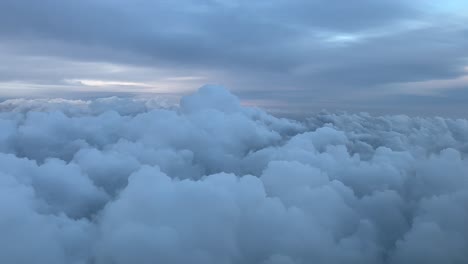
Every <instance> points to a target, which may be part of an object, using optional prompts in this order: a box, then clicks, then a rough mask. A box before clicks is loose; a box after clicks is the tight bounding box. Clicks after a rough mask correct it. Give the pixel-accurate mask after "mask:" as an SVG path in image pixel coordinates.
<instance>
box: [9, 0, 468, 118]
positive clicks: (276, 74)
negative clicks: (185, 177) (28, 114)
mask: <svg viewBox="0 0 468 264" xmlns="http://www.w3.org/2000/svg"><path fill="white" fill-rule="evenodd" d="M467 14H468V4H467V2H466V1H463V0H450V1H436V0H414V1H407V0H404V1H403V0H379V1H373V0H359V1H338V0H327V1H318V0H316V1H306V0H287V1H286V0H276V1H264V0H259V1H244V0H203V1H191V0H190V1H189V0H179V1H151V0H137V1H123V0H112V1H111V0H100V1H93V0H82V1H73V2H69V1H58V0H44V1H32V0H29V1H28V0H1V1H0V60H1V61H2V65H1V66H0V67H1V68H0V89H1V90H0V96H2V97H4V98H11V97H19V96H21V97H25V96H28V97H31V96H32V97H36V96H42V97H67V98H70V97H75V98H80V97H83V96H99V95H102V94H106V95H112V94H119V93H120V94H121V95H122V94H138V93H156V94H172V95H174V96H176V97H177V96H180V95H182V94H186V93H188V92H191V91H194V90H196V89H197V88H198V87H200V86H202V85H203V84H206V83H210V84H220V85H223V86H225V87H227V88H228V89H230V90H231V91H232V92H234V93H235V94H236V95H238V96H240V98H241V100H242V101H243V102H245V103H246V104H249V105H256V106H261V107H263V108H266V109H269V110H271V111H273V112H278V113H292V114H297V115H302V116H304V115H306V114H307V113H309V112H311V111H313V112H317V111H319V110H321V109H327V110H332V111H335V110H345V111H350V112H360V111H366V112H370V113H377V114H386V113H390V114H412V115H428V114H429V115H442V116H450V117H452V116H453V117H459V116H460V117H466V115H467V114H466V111H465V110H466V107H464V104H465V102H467V100H468V61H467V58H468V48H467V47H468V15H467ZM93 94H94V95H93Z"/></svg>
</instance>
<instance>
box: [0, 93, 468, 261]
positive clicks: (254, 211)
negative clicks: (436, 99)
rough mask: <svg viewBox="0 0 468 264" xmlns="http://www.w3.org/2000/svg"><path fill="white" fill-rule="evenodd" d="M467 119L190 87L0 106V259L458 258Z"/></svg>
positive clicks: (463, 253)
mask: <svg viewBox="0 0 468 264" xmlns="http://www.w3.org/2000/svg"><path fill="white" fill-rule="evenodd" d="M467 155H468V121H467V120H463V119H458V120H454V119H443V118H410V117H407V116H382V117H373V116H370V115H367V114H359V115H350V114H330V113H320V114H316V115H314V116H311V117H310V118H309V119H307V120H306V121H304V122H298V121H294V120H288V119H279V118H276V117H274V116H271V115H269V114H267V113H265V112H264V111H262V110H260V109H256V108H245V107H242V106H241V105H240V103H239V100H238V99H237V98H236V97H235V96H234V95H232V94H230V93H229V92H228V91H226V90H224V89H223V88H221V87H216V86H206V87H202V88H201V89H200V90H199V91H198V92H196V93H194V94H192V95H188V96H186V97H184V98H182V100H181V101H180V106H178V107H170V108H168V107H160V106H158V104H157V103H155V102H151V101H145V100H141V99H139V100H136V99H132V98H127V99H122V98H106V99H96V100H91V101H70V100H53V101H47V100H42V101H41V100H9V101H5V102H3V103H0V213H1V215H2V217H1V218H0V234H1V235H0V262H1V263H118V264H124V263H200V264H201V263H203V264H206V263H269V264H270V263H271V264H292V263H297V264H300V263H304V264H305V263H393V264H396V263H466V262H467V261H468V253H467V252H468V239H467V238H468V225H467V224H466V223H468V177H467V175H468V160H467Z"/></svg>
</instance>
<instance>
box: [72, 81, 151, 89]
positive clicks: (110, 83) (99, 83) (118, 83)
mask: <svg viewBox="0 0 468 264" xmlns="http://www.w3.org/2000/svg"><path fill="white" fill-rule="evenodd" d="M66 81H67V82H69V83H74V84H76V83H78V84H82V85H86V86H94V87H108V86H136V87H154V86H153V85H150V84H147V83H142V82H126V81H104V80H87V79H73V80H66Z"/></svg>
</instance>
